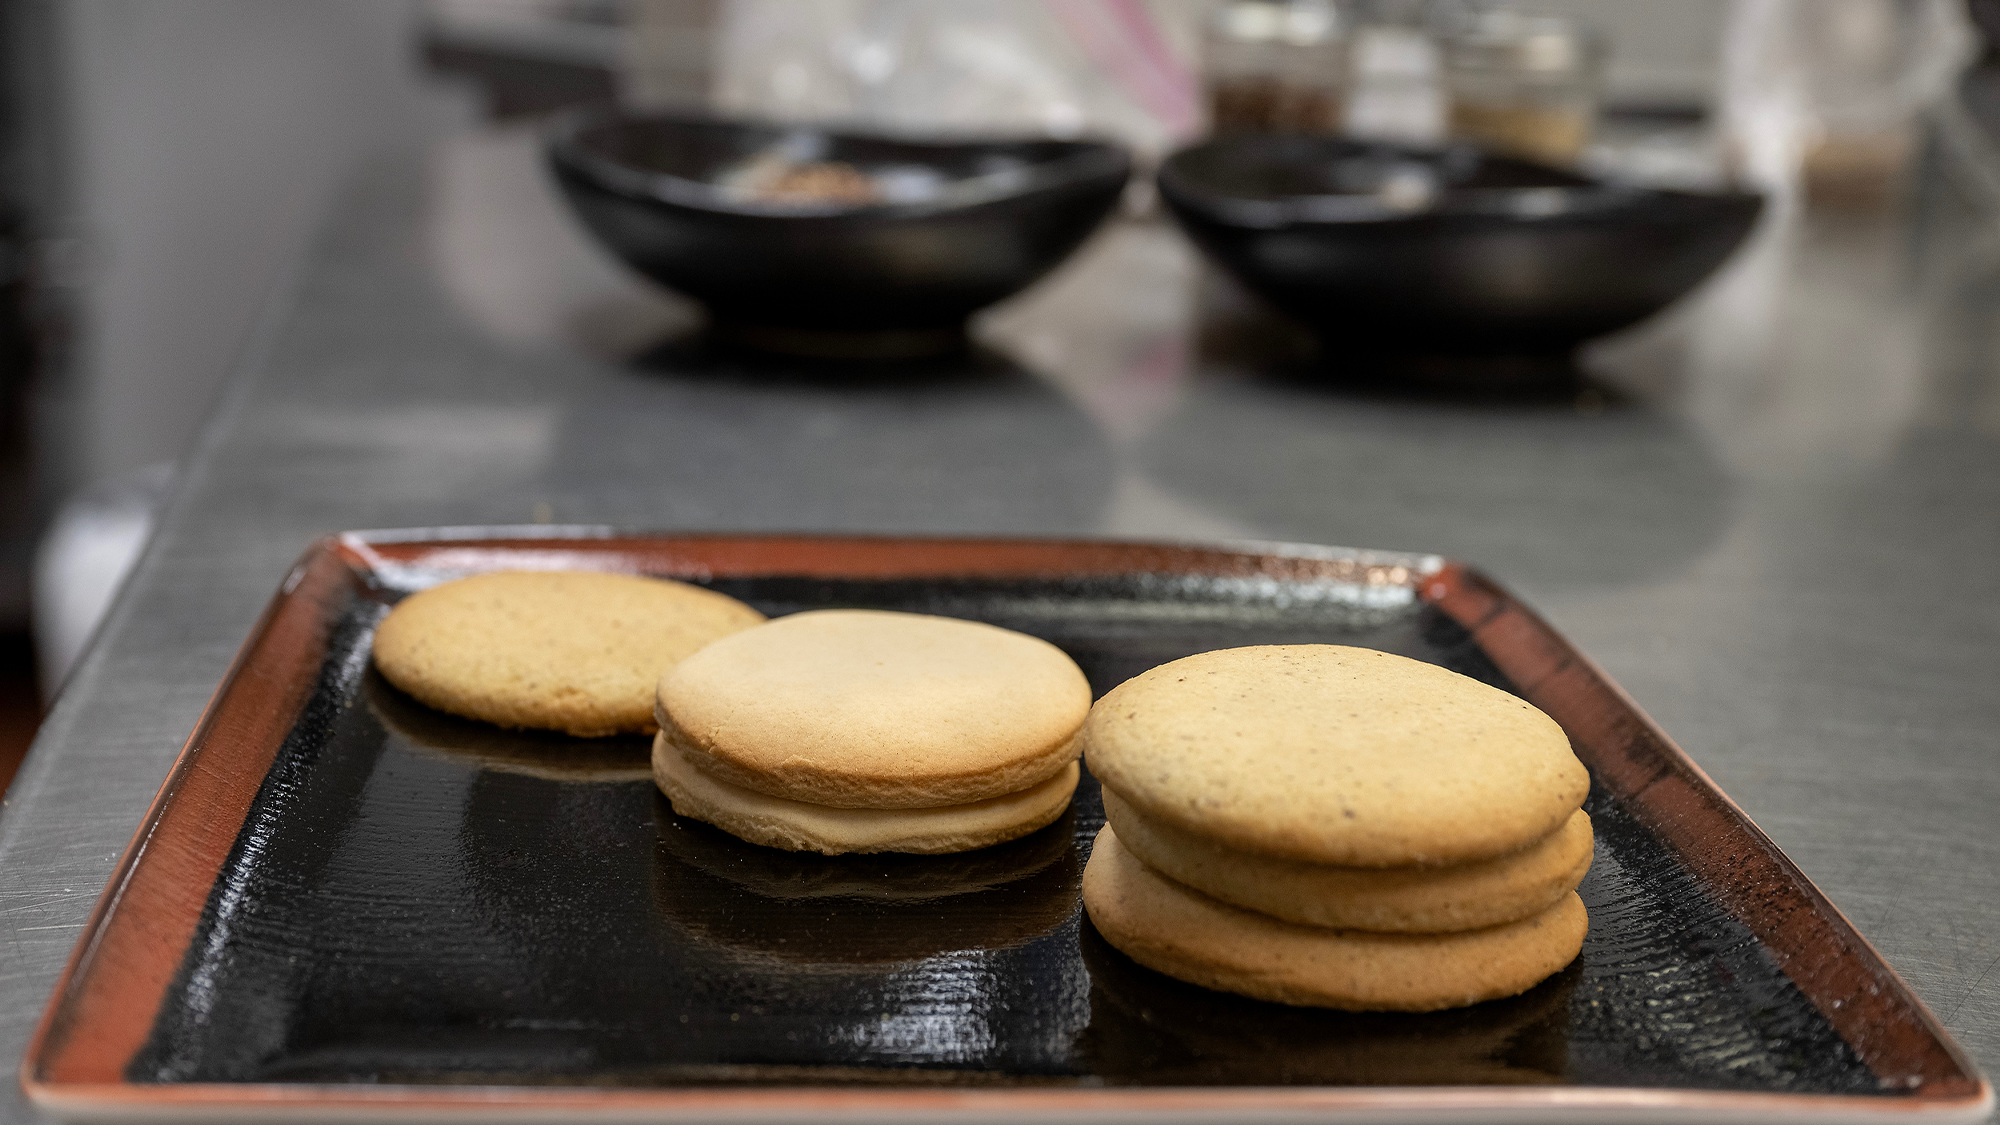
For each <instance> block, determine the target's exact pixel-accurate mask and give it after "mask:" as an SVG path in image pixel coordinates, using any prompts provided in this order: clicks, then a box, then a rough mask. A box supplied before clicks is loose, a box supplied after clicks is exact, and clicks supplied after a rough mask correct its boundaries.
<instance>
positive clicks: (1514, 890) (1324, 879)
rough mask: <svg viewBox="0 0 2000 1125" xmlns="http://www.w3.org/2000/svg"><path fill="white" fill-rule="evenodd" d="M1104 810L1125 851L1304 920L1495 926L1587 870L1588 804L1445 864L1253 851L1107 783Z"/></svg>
mask: <svg viewBox="0 0 2000 1125" xmlns="http://www.w3.org/2000/svg"><path fill="white" fill-rule="evenodd" d="M1104 815H1105V818H1106V819H1107V820H1109V821H1110V823H1111V827H1112V828H1113V829H1114V830H1116V832H1117V834H1118V840H1119V842H1120V843H1121V844H1123V845H1124V846H1125V848H1126V850H1128V851H1130V852H1131V853H1132V854H1133V855H1136V856H1138V857H1139V859H1140V860H1141V861H1143V862H1144V863H1145V864H1146V866H1148V867H1151V868H1152V869H1153V870H1155V871H1158V872H1159V873H1160V874H1162V875H1165V876H1167V877H1168V878H1170V879H1172V880H1174V881H1175V882H1177V883H1181V884H1184V885H1186V886H1189V887H1192V888H1194V889H1195V890H1198V891H1200V892H1202V893H1203V894H1206V895H1208V896H1209V897H1211V898H1218V899H1221V900H1222V901H1224V902H1226V903H1229V904H1230V905H1232V906H1240V907H1243V908H1244V909H1246V910H1255V911H1257V912H1258V913H1260V914H1269V915H1271V916H1272V917H1274V918H1282V919H1284V920H1285V921H1287V922H1297V923H1300V924H1301V925H1308V926H1330V927H1334V928H1338V929H1352V930H1375V931H1380V932H1385V933H1420V934H1421V933H1446V932H1449V931H1453V930H1476V929H1481V928H1484V927H1486V926H1497V925H1500V924H1501V923H1504V922H1514V921H1519V920H1520V919H1522V918H1526V917H1528V916H1530V915H1533V914H1540V913H1541V912H1542V911H1544V910H1547V909H1548V908H1549V907H1551V906H1554V905H1555V904H1556V901H1557V900H1559V899H1560V898H1562V896H1564V895H1566V894H1568V893H1569V892H1571V891H1573V890H1575V889H1576V888H1577V884H1579V883H1581V882H1583V876H1584V874H1585V873H1586V872H1588V871H1589V870H1590V859H1591V844H1592V840H1591V832H1590V817H1589V815H1588V814H1586V813H1585V812H1584V811H1583V810H1582V809H1578V810H1577V811H1576V812H1574V813H1572V814H1570V818H1569V819H1568V820H1567V821H1564V822H1563V826H1562V827H1561V828H1558V829H1556V830H1555V831H1554V832H1552V833H1550V834H1549V835H1548V836H1546V837H1544V838H1543V839H1541V840H1539V841H1537V842H1535V843H1534V844H1531V845H1529V846H1528V847H1527V848H1525V849H1523V850H1522V851H1519V852H1515V853H1513V854H1511V855H1504V856H1500V857H1499V858H1497V859H1486V860H1477V861H1474V862H1472V863H1461V864H1454V865H1452V866H1449V867H1335V866H1333V865H1330V864H1321V863H1300V862H1298V861H1296V860H1288V859H1273V858H1270V857H1268V856H1261V855H1255V854H1253V853H1250V852H1245V851H1238V850H1236V849H1233V848H1225V847H1222V846H1221V845H1218V844H1215V843H1213V842H1211V841H1209V840H1205V839H1203V838H1201V837H1199V836H1196V835H1193V834H1192V833H1189V832H1185V831H1182V830H1181V829H1178V828H1174V827H1171V826H1169V825H1166V824H1162V823H1159V822H1156V821H1154V820H1151V819H1149V818H1147V817H1145V816H1142V815H1141V814H1140V813H1138V812H1137V811H1136V810H1134V809H1133V808H1132V807H1131V806H1130V805H1128V804H1126V803H1125V802H1124V801H1122V800H1120V799H1119V797H1118V795H1117V794H1116V793H1113V792H1112V791H1110V790H1109V789H1107V790H1105V791H1104Z"/></svg>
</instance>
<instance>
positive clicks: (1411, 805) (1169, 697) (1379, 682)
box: [1080, 645, 1590, 867]
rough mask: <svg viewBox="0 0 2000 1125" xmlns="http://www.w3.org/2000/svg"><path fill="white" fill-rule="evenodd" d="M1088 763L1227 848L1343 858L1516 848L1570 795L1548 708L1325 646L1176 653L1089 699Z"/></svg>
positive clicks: (1560, 811) (1402, 858)
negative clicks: (1180, 656)
mask: <svg viewBox="0 0 2000 1125" xmlns="http://www.w3.org/2000/svg"><path fill="white" fill-rule="evenodd" d="M1080 741H1081V742H1082V743H1083V747H1084V754H1085V761H1086V764H1088V766H1089V767H1090V770H1091V772H1092V773H1093V774H1095V775H1096V776H1097V777H1098V779H1099V780H1100V781H1102V782H1103V783H1104V784H1105V786H1106V787H1107V788H1110V789H1112V790H1114V791H1116V792H1117V794H1118V795H1119V796H1120V797H1122V798H1124V799H1125V800H1126V801H1127V802H1128V803H1129V804H1131V805H1132V806H1133V807H1134V808H1136V809H1138V810H1139V811H1140V812H1141V813H1143V814H1144V815H1146V816H1147V817H1149V818H1151V819H1153V820H1156V821H1159V822H1163V823H1164V824H1166V825H1168V826H1170V827H1175V828H1180V829H1182V830H1184V831H1187V832H1191V833H1195V834H1197V835H1200V836H1203V837H1206V838H1208V839H1210V840H1213V841H1215V842H1216V843H1219V844H1222V845H1224V846H1227V847H1232V848H1237V849H1240V850H1243V851H1249V852H1255V853H1259V854H1263V855H1268V856H1274V857H1278V858H1285V859H1294V860H1300V861H1304V862H1308V863H1325V864H1335V865H1343V866H1356V867H1396V866H1403V865H1409V864H1430V865H1444V864H1455V863H1466V862H1470V861H1474V860H1480V859H1490V858H1492V857H1495V856H1500V855H1505V854H1508V853H1510V852H1516V851H1519V850H1521V849H1522V848H1524V847H1526V846H1528V845H1529V844H1531V843H1533V842H1534V841H1536V840H1540V839H1542V838H1543V837H1546V836H1547V835H1549V834H1550V833H1552V832H1554V831H1555V830H1556V829H1557V828H1558V827H1560V826H1561V825H1562V823H1563V822H1564V821H1566V820H1568V819H1569V817H1570V814H1571V813H1573V812H1575V811H1576V809H1577V807H1578V806H1579V805H1581V804H1582V803H1583V798H1584V796H1585V794H1586V793H1587V791H1588V790H1589V787H1590V776H1589V774H1588V773H1587V772H1586V771H1585V770H1584V768H1583V765H1582V763H1580V762H1578V761H1577V760H1576V755H1575V754H1573V753H1571V752H1570V747H1569V740H1568V738H1567V737H1565V736H1564V734H1563V732H1562V728H1561V727H1558V726H1557V725H1556V724H1555V722H1554V720H1552V719H1550V718H1549V717H1548V716H1547V715H1544V714H1542V713H1541V712H1540V711H1538V710H1536V709H1535V708H1534V707H1531V706H1529V705H1528V704H1527V703H1525V702H1523V701H1522V700H1520V699H1518V698H1516V697H1514V696H1512V695H1509V694H1508V693H1506V692H1504V691H1501V690H1499V689H1498V688H1493V687H1489V686H1487V685H1485V684H1482V683H1480V682H1478V681H1477V680H1473V679H1470V678H1468V677H1465V676H1461V675H1458V674H1457V673H1455V672H1450V671H1446V670H1445V669H1443V668H1439V667H1437V666H1435V665H1431V664H1425V663H1422V662H1421V661H1416V660H1410V659H1407V658H1405V657H1400V656H1393V655H1391V654H1388V653H1383V652H1376V651H1374V650H1372V649H1361V648H1349V647H1345V646H1341V645H1267V646H1260V647H1253V648H1236V649H1223V650H1220V651H1216V652H1206V653H1202V654H1200V655H1197V656H1190V657H1187V658H1185V659H1182V660H1176V661H1173V662H1171V663H1168V664H1163V665H1160V666H1159V667H1157V668H1154V669H1152V670H1150V671H1147V672H1144V673H1142V674H1140V675H1138V676H1135V677H1133V678H1132V679H1130V680H1127V681H1126V682H1125V683H1123V684H1120V685H1119V686H1118V687H1116V688H1114V689H1112V690H1111V691H1110V692H1109V693H1108V694H1106V695H1105V697H1104V698H1103V699H1101V700H1099V701H1098V703H1097V706H1096V707H1094V708H1093V709H1092V711H1091V715H1090V719H1089V721H1088V722H1087V723H1085V725H1084V729H1083V733H1082V735H1081V738H1080Z"/></svg>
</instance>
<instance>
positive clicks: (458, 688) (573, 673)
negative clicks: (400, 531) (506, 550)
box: [375, 571, 764, 737]
mask: <svg viewBox="0 0 2000 1125" xmlns="http://www.w3.org/2000/svg"><path fill="white" fill-rule="evenodd" d="M763 620H764V615H763V614H761V613H758V612H757V611H756V610H754V609H751V608H750V607H749V606H747V605H744V604H743V603H742V602H739V601H737V600H736V599H735V598H731V597H728V596H727V595H724V594H718V593H716V592H714V591H713V590H704V589H702V588H701V587H699V586H690V585H688V584H686V583H684V582H672V581H668V580H666V579H661V578H640V577H637V576H634V575H629V574H602V573H596V572H591V571H503V572H499V573H494V574H481V575H475V576H473V577H471V578H461V579H459V580H457V581H455V582H446V583H444V584H442V585H439V586H433V587H431V588H430V589H428V590H422V591H419V592H417V593H415V594H411V595H410V596H409V597H406V598H404V599H403V600H402V601H401V602H399V603H397V605H396V608H395V609H393V610H391V611H390V612H389V616H388V617H386V618H384V619H383V621H382V624H381V625H380V626H379V627H377V629H376V631H375V666H376V667H377V668H379V669H381V671H382V674H383V675H384V676H385V677H387V678H388V680H389V682H390V683H392V684H395V685H396V686H397V687H399V688H401V689H403V690H404V691H406V692H408V693H410V694H411V695H413V696H415V697H416V698H417V699H418V700H420V701H422V702H424V703H426V704H429V705H430V706H432V707H436V708H438V709H439V710H442V711H450V712H452V713H453V714H456V715H464V716H466V717H468V718H474V719H483V720H485V721H487V722H490V723H498V724H499V725H501V726H508V727H537V728H542V729H547V730H561V731H568V732H569V733H571V734H576V735H583V736H586V737H589V736H596V735H607V734H618V733H644V732H646V731H648V730H651V729H652V727H653V686H654V685H655V684H656V683H658V682H659V678H660V674H661V673H663V672H665V671H666V670H667V669H668V668H670V667H672V666H673V665H674V664H675V663H677V662H678V661H680V660H681V659H682V658H684V657H686V656H687V655H688V654H690V653H692V652H694V651H695V650H696V649H699V648H701V647H702V646H703V645H705V644H707V643H709V642H710V641H712V640H715V639H716V638H718V637H722V636H726V635H728V634H730V633H734V632H736V631H738V630H740V629H746V628H748V627H750V626H752V625H756V624H758V623H760V622H762V621H763Z"/></svg>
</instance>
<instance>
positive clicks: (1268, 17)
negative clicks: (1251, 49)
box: [1210, 0, 1341, 47]
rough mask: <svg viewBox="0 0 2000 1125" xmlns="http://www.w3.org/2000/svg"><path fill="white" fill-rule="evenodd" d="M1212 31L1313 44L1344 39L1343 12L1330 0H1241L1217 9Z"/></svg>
mask: <svg viewBox="0 0 2000 1125" xmlns="http://www.w3.org/2000/svg"><path fill="white" fill-rule="evenodd" d="M1210 26H1211V31H1212V33H1213V34H1214V35H1215V37H1216V38H1218V39H1225V40H1229V41H1232V42H1238V43H1287V44H1291V45H1292V46H1297V47H1310V46H1314V45H1317V44H1321V43H1329V42H1332V41H1334V40H1337V39H1339V38H1340V35H1341V26H1340V12H1339V9H1337V8H1335V7H1334V6H1333V4H1331V3H1329V2H1328V0H1289V2H1279V0H1238V2H1237V3H1233V4H1225V5H1223V6H1222V8H1220V9H1219V10H1217V12H1216V13H1215V17H1214V20H1213V22H1212V23H1211V25H1210Z"/></svg>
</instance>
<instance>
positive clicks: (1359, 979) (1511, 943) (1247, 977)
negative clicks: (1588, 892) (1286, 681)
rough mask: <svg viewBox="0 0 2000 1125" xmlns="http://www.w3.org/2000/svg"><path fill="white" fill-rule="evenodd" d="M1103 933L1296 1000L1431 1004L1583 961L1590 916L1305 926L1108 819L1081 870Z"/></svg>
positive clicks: (1177, 970)
mask: <svg viewBox="0 0 2000 1125" xmlns="http://www.w3.org/2000/svg"><path fill="white" fill-rule="evenodd" d="M1083 907H1084V910H1085V911H1087V912H1088V913H1089V914H1090V921H1091V923H1092V924H1093V925H1095V926H1096V927H1097V931H1098V932H1099V933H1100V934H1103V935H1104V940H1106V941H1108V942H1110V943H1111V944H1112V945H1113V946H1115V947H1117V948H1118V949H1119V950H1120V951H1121V952H1123V953H1124V954H1125V955H1126V956H1127V957H1130V958H1132V960H1134V961H1137V962H1139V963H1140V964H1141V965H1144V966H1146V967H1147V968H1149V969H1155V970H1158V971H1159V972H1162V973H1165V974H1167V975H1168V976H1170V977H1174V978H1176V979H1178V980H1184V981H1187V982H1188V983H1190V984H1198V985H1201V986H1202V987H1203V988H1212V989H1216V990H1218V991H1221V992H1234V993H1237V994H1239V995H1243V996H1250V997H1254V998H1256V999H1258V1000H1272V1001H1276V1002H1277V1003H1280V1004H1294V1005H1298V1006H1301V1007H1314V1008H1340V1009H1343V1010H1346V1011H1354V1012H1373V1011H1397V1012H1432V1011H1437V1010H1439V1009H1442V1008H1457V1007H1462V1006H1465V1005H1467V1004H1477V1003H1480V1002H1481V1001H1484V1000H1497V999H1499V998H1500V997H1503V996H1514V995H1517V994H1519V993H1522V992H1526V991H1527V990H1528V989H1530V988H1533V987H1534V986H1535V985H1536V984H1539V983H1540V982H1541V981H1543V980H1544V979H1546V978H1548V977H1549V976H1551V975H1553V974H1555V973H1556V972H1557V971H1559V970H1561V969H1562V967H1563V966H1565V965H1567V964H1569V963H1570V962H1571V961H1573V960H1575V959H1576V955H1577V953H1578V952H1579V951H1581V950H1582V948H1583V935H1584V931H1585V930H1586V929H1587V928H1588V926H1589V919H1588V918H1587V917H1586V916H1585V914H1584V909H1583V900H1582V899H1580V898H1578V897H1577V896H1576V894H1575V892H1571V893H1569V894H1567V895H1564V896H1563V897H1562V898H1561V899H1559V900H1558V901H1557V902H1556V904H1555V905H1554V906H1551V907H1549V908H1548V909H1547V910H1544V911H1543V912H1541V913H1540V914H1536V915H1533V916H1532V917H1529V918H1524V919H1522V920H1521V921H1518V922H1509V923H1507V924H1505V925H1501V926H1489V927H1487V928H1486V929H1483V930H1466V931H1463V932H1460V933H1455V934H1381V933H1370V932H1368V931H1365V930H1334V929H1325V928H1322V927H1319V926H1301V925H1299V924H1297V923H1295V922H1285V921H1281V920H1279V919H1277V918H1271V917H1268V916H1266V915H1263V914H1258V913H1256V912H1254V911H1249V910H1243V909H1240V908H1238V907H1234V906H1230V905H1229V904H1228V903H1225V902H1220V901H1217V900H1216V899H1212V898H1209V897H1208V896H1207V895H1204V894H1202V893H1200V892H1199V891H1194V890H1190V889H1188V888H1187V887H1183V886H1181V885H1180V884H1179V883H1176V882H1173V881H1172V880H1170V879H1168V878H1166V877H1165V876H1163V875H1161V874H1159V873H1158V872H1156V871H1154V870H1153V869H1151V868H1149V867H1147V866H1146V865H1145V864H1143V863H1141V862H1139V859H1138V857H1137V856H1134V855H1133V854H1132V853H1131V852H1129V851H1127V850H1125V847H1124V845H1122V844H1120V843H1119V842H1118V836H1117V834H1116V833H1115V832H1114V831H1113V830H1112V829H1111V828H1109V827H1106V828H1105V829H1104V830H1103V831H1102V832H1099V833H1098V835H1097V844H1096V846H1095V847H1094V848H1093V849H1092V851H1091V853H1090V862H1089V863H1088V864H1086V865H1085V867H1084V869H1083Z"/></svg>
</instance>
